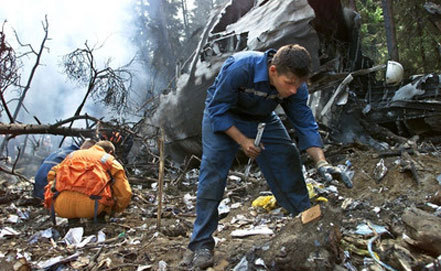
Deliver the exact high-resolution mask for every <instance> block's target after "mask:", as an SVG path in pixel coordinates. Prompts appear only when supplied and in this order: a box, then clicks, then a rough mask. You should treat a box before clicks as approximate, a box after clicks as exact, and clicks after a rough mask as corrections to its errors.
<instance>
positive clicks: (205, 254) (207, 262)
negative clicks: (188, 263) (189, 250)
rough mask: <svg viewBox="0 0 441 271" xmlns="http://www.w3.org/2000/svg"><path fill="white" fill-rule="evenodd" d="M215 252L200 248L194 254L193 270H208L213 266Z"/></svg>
mask: <svg viewBox="0 0 441 271" xmlns="http://www.w3.org/2000/svg"><path fill="white" fill-rule="evenodd" d="M213 263H214V260H213V251H212V250H210V249H208V248H200V249H197V250H196V251H195V252H194V257H193V268H200V269H206V268H207V267H210V266H213Z"/></svg>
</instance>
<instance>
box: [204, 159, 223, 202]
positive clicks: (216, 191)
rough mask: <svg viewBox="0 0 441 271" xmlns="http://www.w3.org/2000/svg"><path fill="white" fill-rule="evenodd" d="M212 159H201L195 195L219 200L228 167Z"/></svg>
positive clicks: (221, 195)
mask: <svg viewBox="0 0 441 271" xmlns="http://www.w3.org/2000/svg"><path fill="white" fill-rule="evenodd" d="M216 160H217V159H216V158H213V159H207V158H206V159H203V160H202V163H201V169H200V172H199V183H198V192H197V197H198V198H200V199H207V200H215V201H220V200H222V197H223V195H224V191H225V186H226V178H227V174H228V170H229V167H227V165H225V164H223V165H222V164H219V163H217V162H218V160H217V161H216Z"/></svg>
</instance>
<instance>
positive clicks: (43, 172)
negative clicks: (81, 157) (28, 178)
mask: <svg viewBox="0 0 441 271" xmlns="http://www.w3.org/2000/svg"><path fill="white" fill-rule="evenodd" d="M95 143H96V141H95V140H92V139H86V140H84V142H83V144H81V146H80V147H79V146H78V145H77V144H75V143H74V144H72V145H70V146H67V147H63V148H60V149H58V150H57V151H55V152H53V153H51V154H50V155H49V156H48V157H46V159H44V161H43V163H41V165H40V168H39V169H38V171H37V173H36V174H35V183H34V191H33V192H32V195H33V196H34V197H35V198H39V199H41V200H44V187H45V186H46V185H47V174H48V173H49V171H50V170H51V169H52V168H53V167H54V166H56V165H58V164H59V163H61V162H62V161H63V160H64V158H66V156H67V155H68V154H69V153H71V152H73V151H76V150H78V149H88V148H90V147H92V146H93V145H95Z"/></svg>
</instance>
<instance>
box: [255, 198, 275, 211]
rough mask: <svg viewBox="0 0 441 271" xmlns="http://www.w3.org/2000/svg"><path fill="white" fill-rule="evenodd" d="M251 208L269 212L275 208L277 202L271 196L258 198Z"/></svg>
mask: <svg viewBox="0 0 441 271" xmlns="http://www.w3.org/2000/svg"><path fill="white" fill-rule="evenodd" d="M251 206H253V207H262V208H264V209H265V210H267V211H271V210H273V209H275V208H277V200H276V198H275V197H274V195H271V196H259V197H257V198H256V199H255V200H254V201H253V203H252V204H251Z"/></svg>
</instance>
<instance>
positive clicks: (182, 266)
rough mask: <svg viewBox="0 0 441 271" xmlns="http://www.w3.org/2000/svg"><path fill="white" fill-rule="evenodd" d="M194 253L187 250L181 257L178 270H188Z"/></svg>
mask: <svg viewBox="0 0 441 271" xmlns="http://www.w3.org/2000/svg"><path fill="white" fill-rule="evenodd" d="M193 257H194V252H193V251H192V250H191V249H187V250H186V251H185V252H184V255H183V256H182V261H181V262H179V270H190V269H191V264H192V263H193Z"/></svg>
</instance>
